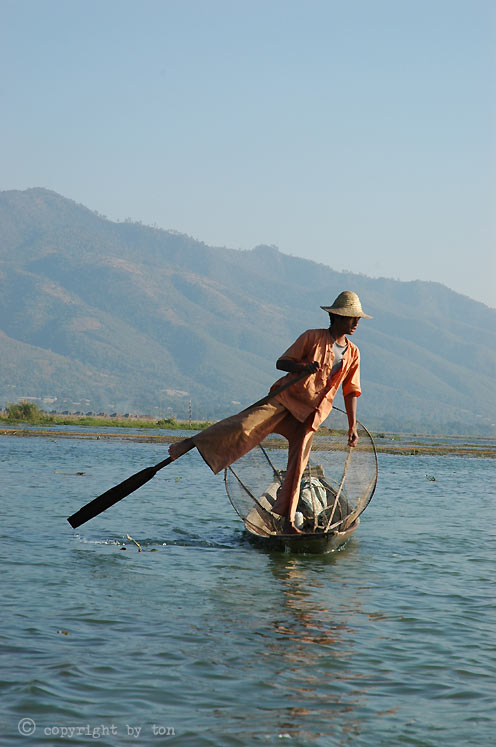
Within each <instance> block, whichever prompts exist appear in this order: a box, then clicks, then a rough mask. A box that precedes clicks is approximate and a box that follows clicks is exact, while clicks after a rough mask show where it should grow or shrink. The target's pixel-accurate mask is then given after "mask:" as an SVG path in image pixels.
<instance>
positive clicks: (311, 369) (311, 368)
mask: <svg viewBox="0 0 496 747" xmlns="http://www.w3.org/2000/svg"><path fill="white" fill-rule="evenodd" d="M319 368H320V366H319V364H318V363H317V361H312V362H311V363H306V364H305V365H302V366H301V372H302V373H303V371H305V372H306V373H315V372H316V371H318V370H319Z"/></svg>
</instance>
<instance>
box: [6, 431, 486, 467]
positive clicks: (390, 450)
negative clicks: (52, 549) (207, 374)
mask: <svg viewBox="0 0 496 747" xmlns="http://www.w3.org/2000/svg"><path fill="white" fill-rule="evenodd" d="M66 424H67V425H70V424H69V423H66ZM25 425H26V424H20V425H15V424H8V426H5V425H4V426H2V427H0V436H11V437H12V436H14V437H19V438H36V437H38V438H40V437H41V438H52V439H54V438H71V439H84V440H96V441H98V440H122V441H138V442H141V443H163V444H168V443H173V442H174V441H179V440H180V439H181V438H182V437H181V436H172V435H163V434H153V433H122V432H116V433H112V432H104V431H101V432H98V431H57V430H52V429H50V428H47V429H41V428H40V429H37V428H33V427H32V426H31V427H29V428H26V427H25ZM106 425H108V423H107V424H106ZM113 425H114V424H113ZM202 425H203V427H206V425H208V424H202ZM195 426H196V424H193V423H191V426H190V427H189V429H191V430H195V431H198V430H201V429H200V428H197V427H195ZM145 427H148V428H150V427H152V428H153V427H155V428H164V426H153V425H152V426H150V425H148V426H143V425H141V426H137V428H145ZM177 428H178V429H181V430H183V429H185V426H184V425H182V424H181V425H179V424H178V426H177ZM325 431H327V434H326V433H325ZM328 434H329V430H328V429H325V430H324V432H322V431H319V432H318V434H317V437H316V440H315V443H314V450H315V451H319V450H321V451H327V450H330V449H331V448H336V446H335V444H333V445H331V444H326V443H325V436H326V435H328ZM424 438H425V439H426V440H427V439H428V440H429V441H434V440H436V438H439V439H445V440H448V441H450V440H451V441H452V443H439V444H436V443H422V436H418V435H415V436H411V435H410V436H408V435H405V434H402V435H399V434H396V435H393V434H389V435H388V436H383V435H382V434H381V435H380V436H375V446H376V450H377V453H378V454H394V455H397V456H466V457H481V458H485V459H486V458H490V459H494V458H496V440H494V439H484V438H477V437H475V438H473V439H472V438H471V437H465V440H464V441H463V442H461V443H457V442H456V439H459V440H460V441H461V440H462V439H464V437H463V436H455V437H454V436H438V437H436V436H425V437H424ZM391 440H394V441H395V443H385V442H384V441H391ZM488 440H491V441H494V443H491V444H488V443H487V441H488ZM319 441H320V443H319ZM478 441H482V442H483V443H477V442H478ZM263 443H264V446H265V447H266V448H272V449H283V448H286V446H285V442H284V441H282V440H281V439H274V438H272V439H271V438H270V437H269V438H267V439H266V440H265V441H264V442H263ZM357 449H359V446H358V447H357Z"/></svg>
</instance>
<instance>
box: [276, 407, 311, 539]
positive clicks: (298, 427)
mask: <svg viewBox="0 0 496 747" xmlns="http://www.w3.org/2000/svg"><path fill="white" fill-rule="evenodd" d="M275 432H276V433H279V434H280V435H281V436H284V437H285V438H287V439H288V465H287V469H286V475H285V477H284V480H283V483H282V485H281V487H280V489H279V492H278V496H277V500H276V502H275V503H274V505H273V507H272V511H273V512H274V513H276V514H280V515H282V516H287V517H288V519H289V523H290V524H291V526H292V527H293V529H296V527H295V526H294V518H295V512H296V507H297V505H298V499H299V497H300V481H301V478H302V476H303V472H304V470H305V467H306V466H307V462H308V457H309V456H310V450H311V448H312V441H313V437H314V431H313V430H311V429H310V428H309V426H308V425H307V424H305V423H300V421H299V420H296V418H294V417H293V416H292V415H289V414H288V416H287V417H286V418H284V420H283V421H282V422H281V423H280V424H279V426H278V427H277V429H276V431H275Z"/></svg>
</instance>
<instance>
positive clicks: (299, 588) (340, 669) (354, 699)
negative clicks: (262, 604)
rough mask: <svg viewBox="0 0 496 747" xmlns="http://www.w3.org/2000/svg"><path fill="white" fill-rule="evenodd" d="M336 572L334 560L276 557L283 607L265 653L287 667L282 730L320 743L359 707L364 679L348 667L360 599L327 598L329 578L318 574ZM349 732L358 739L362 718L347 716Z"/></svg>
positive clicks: (273, 569) (273, 566)
mask: <svg viewBox="0 0 496 747" xmlns="http://www.w3.org/2000/svg"><path fill="white" fill-rule="evenodd" d="M347 552H349V548H348V549H343V550H341V551H340V553H342V554H346V553H347ZM340 559H341V558H340ZM335 567H336V557H335V556H333V555H331V556H326V557H324V558H319V559H318V560H314V561H313V562H312V561H308V560H303V561H302V560H301V559H297V558H294V557H287V556H283V557H282V558H281V557H279V558H278V557H277V556H275V557H272V558H271V562H270V570H271V572H272V574H273V576H274V578H275V579H277V580H278V581H279V588H280V591H281V593H282V604H281V608H280V611H278V613H277V616H276V617H275V618H274V620H273V621H272V625H273V630H274V632H275V633H276V634H277V636H276V638H275V639H273V640H271V641H269V642H268V645H267V650H268V652H270V655H271V656H273V657H274V658H275V659H276V660H279V661H280V662H281V663H282V664H283V665H284V666H285V672H284V685H283V688H284V690H285V692H286V695H285V700H286V701H287V703H286V705H285V709H284V717H283V719H282V720H281V721H280V723H279V724H278V728H279V729H282V730H283V731H284V732H287V733H289V734H290V735H291V736H294V737H296V736H298V735H299V736H301V737H303V736H305V737H306V738H310V737H314V738H316V737H319V736H321V735H322V734H323V732H322V729H323V728H324V726H325V727H326V730H327V733H329V729H331V730H332V728H333V727H332V725H333V722H335V721H338V720H339V719H340V718H342V716H343V714H345V713H346V714H352V713H353V712H354V711H355V710H356V708H357V706H358V705H359V703H360V690H359V689H357V687H358V688H359V683H358V682H356V681H357V680H359V679H360V675H359V674H356V673H353V672H351V671H350V669H349V666H348V663H349V660H350V659H351V657H352V656H353V655H354V652H355V647H356V641H355V638H356V634H357V631H356V629H355V628H354V627H353V623H352V619H353V617H354V616H355V615H357V614H358V613H359V612H360V611H361V607H362V598H361V597H359V596H357V595H356V594H355V593H354V592H351V593H349V594H345V595H344V596H343V595H341V596H340V598H339V599H337V598H334V599H333V598H332V596H330V595H329V590H328V588H326V581H324V579H326V575H325V574H323V575H322V576H321V577H319V575H318V573H319V571H322V570H325V569H326V568H327V569H331V570H332V569H333V568H335ZM316 571H317V572H316ZM350 684H351V685H352V686H350ZM347 729H348V730H349V731H351V732H353V733H354V734H355V735H357V734H359V733H360V722H359V718H358V717H357V718H350V716H349V715H348V719H347Z"/></svg>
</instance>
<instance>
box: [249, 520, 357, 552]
mask: <svg viewBox="0 0 496 747" xmlns="http://www.w3.org/2000/svg"><path fill="white" fill-rule="evenodd" d="M359 524H360V519H359V518H356V519H355V521H354V522H353V524H352V525H351V526H350V527H348V529H346V530H345V531H342V532H336V531H333V532H327V534H326V533H313V532H312V533H305V534H270V535H268V534H266V533H262V532H258V531H257V527H255V526H253V524H251V523H247V522H246V521H245V528H246V530H247V532H248V534H249V536H250V539H252V540H253V541H254V542H256V544H258V545H260V546H263V547H265V548H267V549H268V550H271V551H274V552H291V553H309V554H313V555H322V554H327V553H331V552H335V551H336V550H338V549H339V548H340V547H342V546H343V545H344V544H345V542H347V541H348V540H349V538H350V537H351V536H352V534H354V533H355V532H356V530H357V529H358V526H359Z"/></svg>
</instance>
